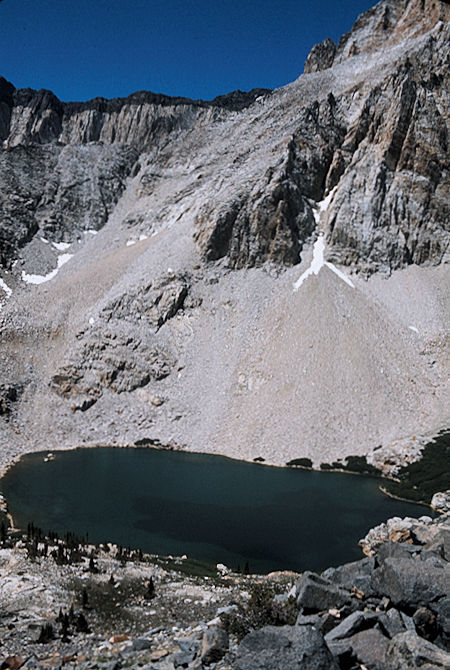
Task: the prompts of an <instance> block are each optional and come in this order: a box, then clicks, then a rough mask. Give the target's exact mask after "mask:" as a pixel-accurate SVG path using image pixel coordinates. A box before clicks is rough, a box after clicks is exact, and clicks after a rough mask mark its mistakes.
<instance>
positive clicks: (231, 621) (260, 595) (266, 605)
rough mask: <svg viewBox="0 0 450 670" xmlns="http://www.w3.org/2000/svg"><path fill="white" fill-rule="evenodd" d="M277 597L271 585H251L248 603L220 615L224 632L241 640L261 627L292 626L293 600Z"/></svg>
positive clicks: (274, 587) (275, 589) (295, 607)
mask: <svg viewBox="0 0 450 670" xmlns="http://www.w3.org/2000/svg"><path fill="white" fill-rule="evenodd" d="M278 586H279V585H278ZM277 595H279V590H278V589H277V588H276V586H275V585H273V584H267V583H259V582H257V583H255V584H252V586H251V587H250V598H249V601H248V603H247V604H246V605H241V604H240V605H238V606H237V610H236V611H234V612H230V613H226V614H222V616H221V618H222V622H223V626H224V628H225V630H226V631H227V632H228V633H230V634H231V635H235V636H236V637H237V638H238V639H239V640H242V638H243V637H245V635H247V633H249V632H250V631H252V630H257V629H259V628H262V627H263V626H284V625H289V626H293V625H294V624H295V621H296V619H297V615H298V608H297V604H296V602H295V598H291V597H290V598H286V599H277V598H276V596H277Z"/></svg>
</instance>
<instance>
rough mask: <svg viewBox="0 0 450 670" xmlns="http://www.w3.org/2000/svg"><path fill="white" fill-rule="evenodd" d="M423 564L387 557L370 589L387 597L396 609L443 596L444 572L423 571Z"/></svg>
mask: <svg viewBox="0 0 450 670" xmlns="http://www.w3.org/2000/svg"><path fill="white" fill-rule="evenodd" d="M425 565H426V563H423V562H422V561H414V560H411V559H404V558H401V559H394V558H387V559H386V560H385V561H384V562H383V564H382V565H381V566H380V567H379V568H376V569H375V570H374V572H373V575H372V588H373V589H374V591H375V592H376V593H378V594H379V595H380V596H383V595H387V596H388V597H389V598H390V599H391V601H392V603H393V604H394V605H396V606H405V607H419V606H420V605H421V604H426V603H428V602H430V601H432V600H436V599H437V598H439V597H442V596H444V595H446V593H447V588H448V572H447V571H446V570H444V569H440V568H433V567H430V568H425V567H424V566H425Z"/></svg>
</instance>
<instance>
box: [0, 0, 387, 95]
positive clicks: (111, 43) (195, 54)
mask: <svg viewBox="0 0 450 670" xmlns="http://www.w3.org/2000/svg"><path fill="white" fill-rule="evenodd" d="M374 4H376V0H312V1H306V0H0V75H2V76H3V77H5V78H6V79H8V80H9V81H11V82H12V83H13V84H14V85H15V86H16V87H17V88H25V87H31V88H36V89H39V88H48V89H50V90H52V91H53V92H54V93H55V94H56V95H57V96H58V97H59V98H60V99H61V100H65V101H69V100H87V99H89V98H93V97H96V96H103V97H105V98H112V97H118V96H127V95H129V94H130V93H132V92H133V91H138V90H150V91H154V92H158V93H166V94H168V95H181V96H187V97H190V98H203V99H211V98H213V97H214V96H216V95H219V94H222V93H228V92H229V91H232V90H235V89H241V90H249V89H251V88H255V87H263V88H276V87H278V86H283V85H284V84H287V83H289V82H290V81H293V80H294V79H296V78H297V77H298V76H299V75H300V74H301V73H302V71H303V65H304V61H305V58H306V56H307V54H308V52H309V50H310V49H311V47H312V46H313V45H314V44H315V43H317V42H321V41H322V40H323V39H324V38H325V37H332V38H333V39H334V40H335V41H337V40H338V39H339V37H340V36H341V35H342V34H343V33H344V32H347V31H348V30H349V29H350V28H351V26H352V24H353V23H354V21H355V19H356V17H357V16H358V14H360V13H361V12H363V11H365V10H367V9H369V7H371V6H372V5H374Z"/></svg>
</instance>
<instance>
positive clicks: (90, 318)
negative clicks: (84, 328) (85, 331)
mask: <svg viewBox="0 0 450 670" xmlns="http://www.w3.org/2000/svg"><path fill="white" fill-rule="evenodd" d="M94 323H95V319H94V317H93V316H90V317H89V325H90V326H93V325H94Z"/></svg>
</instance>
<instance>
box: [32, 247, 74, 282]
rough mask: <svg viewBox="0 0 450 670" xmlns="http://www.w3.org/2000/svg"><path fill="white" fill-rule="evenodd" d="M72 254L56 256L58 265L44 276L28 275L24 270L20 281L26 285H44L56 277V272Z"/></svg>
mask: <svg viewBox="0 0 450 670" xmlns="http://www.w3.org/2000/svg"><path fill="white" fill-rule="evenodd" d="M72 256H73V254H61V256H58V265H57V266H56V268H55V269H54V270H52V271H51V272H49V273H48V274H46V275H29V274H27V273H26V272H25V271H24V270H22V281H24V282H26V283H27V284H44V282H47V281H50V279H53V277H56V275H57V274H58V270H59V269H60V268H61V267H62V266H63V265H64V264H65V263H67V261H70V259H71V258H72Z"/></svg>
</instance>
